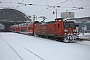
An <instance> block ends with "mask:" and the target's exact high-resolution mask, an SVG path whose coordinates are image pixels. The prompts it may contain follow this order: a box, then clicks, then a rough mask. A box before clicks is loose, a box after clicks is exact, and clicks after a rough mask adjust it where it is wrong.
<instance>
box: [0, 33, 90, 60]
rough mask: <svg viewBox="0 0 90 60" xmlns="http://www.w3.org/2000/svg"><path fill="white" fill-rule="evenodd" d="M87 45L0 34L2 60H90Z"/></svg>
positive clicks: (0, 58) (16, 34) (13, 34)
mask: <svg viewBox="0 0 90 60" xmlns="http://www.w3.org/2000/svg"><path fill="white" fill-rule="evenodd" d="M79 43H80V44H79ZM86 44H87V43H86V42H76V43H63V42H57V41H52V40H50V39H45V38H40V37H35V36H29V35H22V34H18V33H10V32H5V33H0V60H90V45H89V44H90V42H88V45H86Z"/></svg>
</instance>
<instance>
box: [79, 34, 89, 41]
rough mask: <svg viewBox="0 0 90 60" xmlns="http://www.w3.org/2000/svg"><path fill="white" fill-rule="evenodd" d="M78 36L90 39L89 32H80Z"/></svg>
mask: <svg viewBox="0 0 90 60" xmlns="http://www.w3.org/2000/svg"><path fill="white" fill-rule="evenodd" d="M79 38H81V39H87V40H90V33H84V34H83V33H80V34H79Z"/></svg>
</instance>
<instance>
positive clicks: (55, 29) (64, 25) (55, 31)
mask: <svg viewBox="0 0 90 60" xmlns="http://www.w3.org/2000/svg"><path fill="white" fill-rule="evenodd" d="M34 34H35V35H39V36H44V37H48V38H52V39H56V40H59V41H64V42H75V40H76V37H77V33H76V26H75V23H74V21H64V20H63V19H62V18H57V19H55V21H50V22H44V23H36V24H35V27H34Z"/></svg>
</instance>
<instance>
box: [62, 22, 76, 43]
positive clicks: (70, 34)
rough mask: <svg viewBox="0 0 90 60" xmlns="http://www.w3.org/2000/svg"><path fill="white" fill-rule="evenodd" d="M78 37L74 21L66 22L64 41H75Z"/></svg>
mask: <svg viewBox="0 0 90 60" xmlns="http://www.w3.org/2000/svg"><path fill="white" fill-rule="evenodd" d="M76 38H77V32H76V26H75V23H74V22H71V21H69V22H64V40H63V41H64V42H75V40H76Z"/></svg>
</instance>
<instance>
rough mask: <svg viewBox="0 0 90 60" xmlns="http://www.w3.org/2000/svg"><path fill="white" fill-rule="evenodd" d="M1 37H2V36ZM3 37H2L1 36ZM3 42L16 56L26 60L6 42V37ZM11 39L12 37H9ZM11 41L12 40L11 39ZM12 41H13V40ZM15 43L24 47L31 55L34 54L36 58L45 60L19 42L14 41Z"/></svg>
mask: <svg viewBox="0 0 90 60" xmlns="http://www.w3.org/2000/svg"><path fill="white" fill-rule="evenodd" d="M0 36H1V35H0ZM1 37H2V36H1ZM2 38H3V40H4V41H5V43H6V44H7V45H8V46H9V47H10V48H11V49H12V50H13V51H14V52H15V54H16V55H17V56H18V57H19V58H20V59H21V60H24V59H23V58H22V57H21V56H20V55H19V54H18V53H17V51H16V50H15V49H14V48H13V47H12V46H11V45H10V44H9V43H8V42H7V41H6V39H5V38H4V37H2ZM8 38H10V37H8ZM10 39H11V38H10ZM11 40H12V39H11ZM12 41H13V42H15V43H17V44H18V45H19V46H21V47H23V48H24V49H25V50H27V51H28V52H29V53H31V54H33V55H34V56H36V57H38V58H39V59H40V60H44V59H43V58H42V57H40V56H39V55H38V54H36V53H34V52H32V51H31V50H30V49H28V48H26V47H24V46H23V45H21V44H19V43H18V42H16V41H14V40H12Z"/></svg>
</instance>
